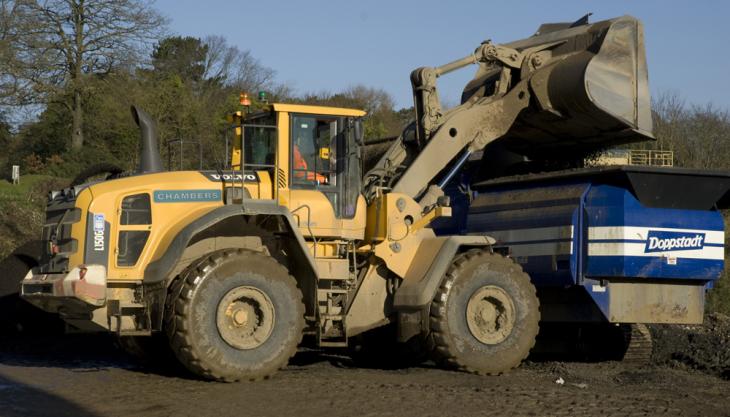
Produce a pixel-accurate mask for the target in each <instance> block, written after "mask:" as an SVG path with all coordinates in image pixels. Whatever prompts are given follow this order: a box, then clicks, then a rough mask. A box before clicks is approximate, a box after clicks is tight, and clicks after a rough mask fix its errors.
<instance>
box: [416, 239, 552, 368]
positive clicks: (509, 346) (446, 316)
mask: <svg viewBox="0 0 730 417" xmlns="http://www.w3.org/2000/svg"><path fill="white" fill-rule="evenodd" d="M539 307H540V303H539V301H538V299H537V295H536V294H535V287H534V286H533V285H532V283H531V282H530V278H529V276H528V275H527V274H526V273H524V272H523V271H522V268H521V267H520V266H519V265H517V264H516V263H514V262H513V261H512V260H511V259H508V258H505V257H503V256H501V255H497V254H493V253H490V252H488V251H486V250H481V249H476V250H470V251H468V252H466V253H464V254H461V255H459V256H458V257H457V258H456V259H455V260H454V262H453V264H452V265H451V267H450V268H449V270H448V272H447V273H446V276H445V278H444V280H443V282H442V284H441V287H440V288H439V290H438V292H437V293H436V296H435V297H434V300H433V302H432V304H431V318H430V327H431V332H432V335H433V339H434V342H435V345H436V348H435V350H434V354H435V358H434V359H435V360H436V361H437V362H438V363H441V364H442V365H445V366H447V367H451V368H455V369H459V370H463V371H467V372H472V373H477V374H488V375H497V374H500V373H503V372H506V371H508V370H510V369H512V368H515V367H517V366H519V365H520V363H521V362H522V361H523V360H524V359H525V358H526V357H527V355H528V354H529V353H530V349H532V347H533V346H534V344H535V337H536V335H537V332H538V329H539V327H538V324H539V320H540V311H539Z"/></svg>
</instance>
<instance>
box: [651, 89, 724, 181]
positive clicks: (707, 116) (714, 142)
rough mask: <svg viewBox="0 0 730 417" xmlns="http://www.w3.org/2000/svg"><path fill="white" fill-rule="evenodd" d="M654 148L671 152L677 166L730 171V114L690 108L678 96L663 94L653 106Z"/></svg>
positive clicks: (712, 108)
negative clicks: (729, 168) (729, 169)
mask: <svg viewBox="0 0 730 417" xmlns="http://www.w3.org/2000/svg"><path fill="white" fill-rule="evenodd" d="M652 107H653V112H654V136H655V137H656V139H657V142H656V143H655V144H650V145H651V147H652V148H658V149H671V150H673V151H674V157H675V159H676V163H677V165H678V166H683V167H690V168H710V169H727V168H728V167H730V114H729V113H728V111H727V110H724V109H720V108H718V107H716V106H714V105H712V104H707V105H704V106H697V105H692V106H687V105H686V104H685V102H684V100H682V99H681V98H680V97H679V96H678V95H677V94H673V93H665V94H660V95H659V96H658V97H657V99H656V100H654V102H653V103H652Z"/></svg>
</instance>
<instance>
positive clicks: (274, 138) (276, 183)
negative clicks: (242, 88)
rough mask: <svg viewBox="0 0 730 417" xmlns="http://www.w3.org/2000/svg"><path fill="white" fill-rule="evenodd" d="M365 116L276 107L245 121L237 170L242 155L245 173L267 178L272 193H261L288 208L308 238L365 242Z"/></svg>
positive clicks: (344, 111) (330, 109) (356, 112)
mask: <svg viewBox="0 0 730 417" xmlns="http://www.w3.org/2000/svg"><path fill="white" fill-rule="evenodd" d="M364 115H365V112H364V111H361V110H354V109H344V108H335V107H323V106H305V105H291V104H272V105H270V106H269V108H268V109H267V110H266V111H264V112H260V113H256V114H251V115H248V116H246V117H244V118H243V119H242V123H241V125H240V127H239V129H240V130H239V134H240V140H239V141H238V142H237V143H236V144H235V145H234V147H233V154H232V164H231V165H232V168H233V169H234V170H242V168H241V165H240V161H241V157H243V160H244V167H243V171H245V172H250V173H254V174H256V176H257V177H259V178H260V177H264V176H268V177H269V178H270V179H271V181H270V185H269V186H270V187H272V190H271V192H270V193H268V192H267V193H262V195H263V194H267V195H271V196H273V197H274V198H275V199H278V201H279V204H281V205H284V206H287V207H288V208H289V210H290V211H291V212H292V215H293V216H294V218H295V220H297V221H298V222H299V225H300V228H301V229H302V233H303V235H304V236H305V237H309V236H311V237H315V238H319V237H335V238H346V239H361V238H362V235H363V234H364V225H365V201H364V198H363V197H362V196H361V194H360V191H361V179H362V164H361V158H360V152H359V144H360V143H362V128H361V127H362V126H361V123H362V121H361V119H362V117H363V116H364ZM262 173H265V174H266V175H261V174H262ZM260 185H261V186H264V184H261V183H260Z"/></svg>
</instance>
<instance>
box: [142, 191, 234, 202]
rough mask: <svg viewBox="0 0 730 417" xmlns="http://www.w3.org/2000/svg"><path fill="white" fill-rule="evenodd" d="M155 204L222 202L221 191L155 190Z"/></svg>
mask: <svg viewBox="0 0 730 417" xmlns="http://www.w3.org/2000/svg"><path fill="white" fill-rule="evenodd" d="M154 196H155V203H199V202H206V201H221V199H222V194H221V190H155V193H154Z"/></svg>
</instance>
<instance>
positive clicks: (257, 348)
mask: <svg viewBox="0 0 730 417" xmlns="http://www.w3.org/2000/svg"><path fill="white" fill-rule="evenodd" d="M179 279H180V280H181V281H179V282H177V283H173V288H174V286H175V285H179V287H178V288H174V290H177V291H173V293H178V292H179V295H177V296H176V298H174V299H173V300H172V301H173V302H170V303H167V311H166V315H167V320H168V321H167V327H168V328H167V332H168V337H169V339H170V345H171V347H172V349H173V351H174V352H175V356H176V357H177V358H178V360H180V362H181V363H182V364H183V365H184V366H185V367H186V368H188V369H189V370H190V371H192V372H193V373H194V374H196V375H199V376H201V377H204V378H208V379H214V380H219V381H226V382H232V381H238V380H257V379H262V378H266V377H268V376H270V375H271V374H273V373H274V372H276V371H277V370H278V369H280V368H282V367H283V366H285V365H286V364H287V361H288V360H289V358H290V357H291V356H293V355H294V353H296V349H297V346H298V345H299V343H300V341H301V339H302V330H303V328H304V305H303V303H302V293H301V291H300V290H299V289H298V288H297V285H296V281H295V280H294V278H293V277H292V276H290V275H289V272H288V271H287V269H286V268H284V267H283V266H282V265H281V264H279V263H278V262H277V261H276V260H274V259H273V258H272V257H270V256H268V255H264V254H262V253H259V252H254V251H249V250H229V251H220V252H216V253H213V254H211V255H209V256H207V257H205V258H203V259H202V260H200V261H198V262H195V263H194V264H193V265H191V267H189V268H188V269H187V270H186V271H185V272H183V274H182V275H181V277H180V278H179ZM171 295H172V296H175V294H171Z"/></svg>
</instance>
